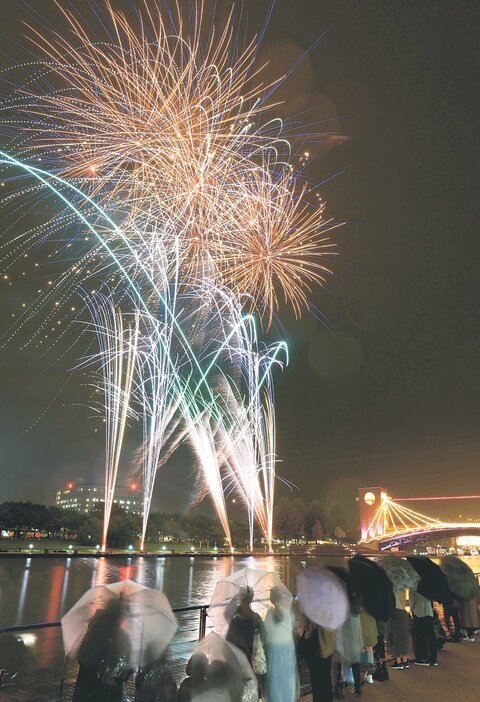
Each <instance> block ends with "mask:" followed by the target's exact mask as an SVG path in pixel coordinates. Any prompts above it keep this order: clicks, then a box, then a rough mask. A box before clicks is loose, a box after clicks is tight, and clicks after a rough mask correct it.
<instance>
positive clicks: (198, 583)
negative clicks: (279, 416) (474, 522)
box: [0, 556, 480, 668]
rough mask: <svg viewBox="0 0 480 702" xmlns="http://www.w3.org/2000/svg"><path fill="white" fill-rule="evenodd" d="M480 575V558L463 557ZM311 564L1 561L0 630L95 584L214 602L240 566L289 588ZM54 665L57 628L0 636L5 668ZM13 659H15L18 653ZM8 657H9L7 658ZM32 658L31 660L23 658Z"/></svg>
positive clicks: (188, 635)
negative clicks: (220, 585) (130, 583)
mask: <svg viewBox="0 0 480 702" xmlns="http://www.w3.org/2000/svg"><path fill="white" fill-rule="evenodd" d="M343 560H344V559H342V558H340V557H315V558H308V560H307V563H308V565H314V564H321V565H328V564H341V563H342V562H343ZM465 560H466V561H467V563H468V565H469V566H470V567H471V568H472V569H473V570H474V571H475V572H477V573H478V572H480V557H468V558H466V559H465ZM305 565H306V561H305V558H304V557H293V556H291V557H287V558H285V557H275V556H272V557H261V558H255V557H248V558H240V557H228V558H221V557H217V558H215V557H212V558H199V557H195V556H192V557H181V558H168V557H166V558H141V557H140V558H136V557H131V558H130V557H125V558H114V559H108V558H78V557H77V558H65V559H59V558H48V557H42V558H28V557H26V558H24V559H22V558H4V559H0V587H1V596H0V627H5V626H15V625H28V624H36V623H40V622H52V621H58V620H59V619H61V617H62V615H63V614H65V612H67V611H68V610H69V609H70V607H72V605H73V604H75V602H76V601H77V600H78V599H79V598H80V597H81V596H82V595H83V593H84V592H85V591H86V590H88V589H89V588H90V587H93V586H94V585H103V584H106V583H113V582H117V581H118V580H125V579H131V580H136V581H137V582H139V583H141V584H142V585H145V586H147V587H152V588H156V589H158V590H162V591H163V592H164V593H165V594H166V596H167V597H168V599H169V601H170V604H171V606H172V607H173V608H176V607H188V606H192V605H204V604H208V603H209V602H210V599H211V596H212V594H213V590H214V588H215V584H216V582H217V581H218V580H221V579H222V578H224V577H226V576H228V575H231V574H232V573H233V572H234V571H235V570H237V569H239V568H243V567H250V568H258V569H261V570H269V571H275V572H276V573H278V575H279V576H280V578H281V579H282V580H283V581H284V582H285V584H286V585H287V587H289V589H290V590H292V591H295V579H296V575H297V573H298V572H300V571H301V570H302V569H303V568H304V566H305ZM178 619H179V632H178V634H177V636H176V639H175V642H174V645H173V647H172V650H173V651H174V653H175V655H177V656H180V657H182V658H183V657H188V653H189V651H190V650H191V646H192V645H193V642H194V641H195V640H196V637H197V634H198V614H182V615H179V617H178ZM12 656H13V657H14V661H13V662H11V664H10V667H11V665H14V664H15V662H16V660H18V659H21V661H22V663H21V665H27V664H28V667H31V666H33V665H35V666H38V667H50V666H52V665H57V664H58V663H59V662H61V660H62V657H63V649H62V640H61V632H60V630H59V629H48V630H44V631H36V632H26V633H22V634H19V635H15V636H10V635H8V636H7V635H5V634H3V635H1V636H0V667H5V668H8V667H9V665H8V661H10V659H11V658H12ZM15 657H16V658H15ZM6 661H7V662H6ZM25 661H27V662H25Z"/></svg>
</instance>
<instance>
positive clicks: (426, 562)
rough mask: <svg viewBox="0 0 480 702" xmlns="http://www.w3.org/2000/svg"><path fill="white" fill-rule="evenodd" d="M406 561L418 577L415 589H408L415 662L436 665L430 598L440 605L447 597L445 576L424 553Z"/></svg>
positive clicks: (448, 598)
mask: <svg viewBox="0 0 480 702" xmlns="http://www.w3.org/2000/svg"><path fill="white" fill-rule="evenodd" d="M407 561H408V562H409V563H410V565H411V566H413V568H414V569H415V570H416V571H417V573H418V575H419V576H420V581H419V583H418V585H417V588H416V589H415V590H411V591H410V609H411V612H412V614H413V649H414V652H415V664H416V665H433V666H436V665H438V663H437V652H438V645H437V639H436V636H435V619H434V612H433V606H432V600H435V601H436V602H441V603H442V604H443V603H445V602H448V601H449V600H450V598H451V592H450V588H449V586H448V581H447V577H446V575H445V573H444V572H443V571H442V569H441V568H440V567H439V566H438V565H437V564H436V563H434V562H433V561H431V560H430V559H429V558H426V557H425V556H409V557H408V558H407Z"/></svg>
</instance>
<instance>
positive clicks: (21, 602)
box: [15, 558, 32, 625]
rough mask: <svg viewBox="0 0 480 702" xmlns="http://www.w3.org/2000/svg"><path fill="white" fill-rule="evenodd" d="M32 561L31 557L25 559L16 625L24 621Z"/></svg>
mask: <svg viewBox="0 0 480 702" xmlns="http://www.w3.org/2000/svg"><path fill="white" fill-rule="evenodd" d="M31 561H32V559H31V558H27V560H26V561H25V570H24V571H23V578H22V587H21V588H20V593H19V596H18V604H17V618H16V620H15V624H16V625H19V624H21V623H22V622H23V612H24V609H25V599H26V596H27V588H28V580H29V578H30V564H31Z"/></svg>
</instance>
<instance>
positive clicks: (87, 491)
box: [55, 483, 142, 514]
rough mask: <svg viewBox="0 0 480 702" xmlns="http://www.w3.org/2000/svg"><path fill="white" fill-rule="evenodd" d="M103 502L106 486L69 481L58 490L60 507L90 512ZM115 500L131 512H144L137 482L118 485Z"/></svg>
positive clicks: (126, 510) (56, 502)
mask: <svg viewBox="0 0 480 702" xmlns="http://www.w3.org/2000/svg"><path fill="white" fill-rule="evenodd" d="M103 502H105V486H104V485H94V484H87V483H67V485H66V486H65V487H64V488H60V489H59V490H57V497H56V499H55V504H56V506H57V507H60V509H75V510H77V511H79V512H90V510H92V509H93V508H94V507H96V506H97V505H98V504H99V503H103ZM113 502H114V504H116V505H118V506H119V507H122V509H124V510H125V512H128V513H129V514H142V499H141V493H140V490H139V489H138V486H137V485H136V484H135V483H132V484H131V485H128V486H126V487H125V486H123V487H122V486H117V487H116V489H115V497H114V500H113Z"/></svg>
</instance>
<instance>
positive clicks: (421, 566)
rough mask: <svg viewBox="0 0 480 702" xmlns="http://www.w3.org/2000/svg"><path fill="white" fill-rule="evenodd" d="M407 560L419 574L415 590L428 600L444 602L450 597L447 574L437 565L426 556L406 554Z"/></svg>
mask: <svg viewBox="0 0 480 702" xmlns="http://www.w3.org/2000/svg"><path fill="white" fill-rule="evenodd" d="M407 561H408V562H409V563H410V564H411V565H412V566H413V568H415V570H416V571H417V573H418V574H419V576H420V582H419V583H418V585H417V592H419V593H420V594H421V595H423V596H424V597H427V598H428V599H429V600H435V602H441V603H442V604H445V603H446V602H449V601H450V600H451V598H452V594H451V592H450V588H449V586H448V580H447V576H446V575H445V573H444V572H443V570H442V569H441V568H440V566H439V565H437V564H436V563H434V562H433V561H431V560H430V558H427V557H426V556H407Z"/></svg>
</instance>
